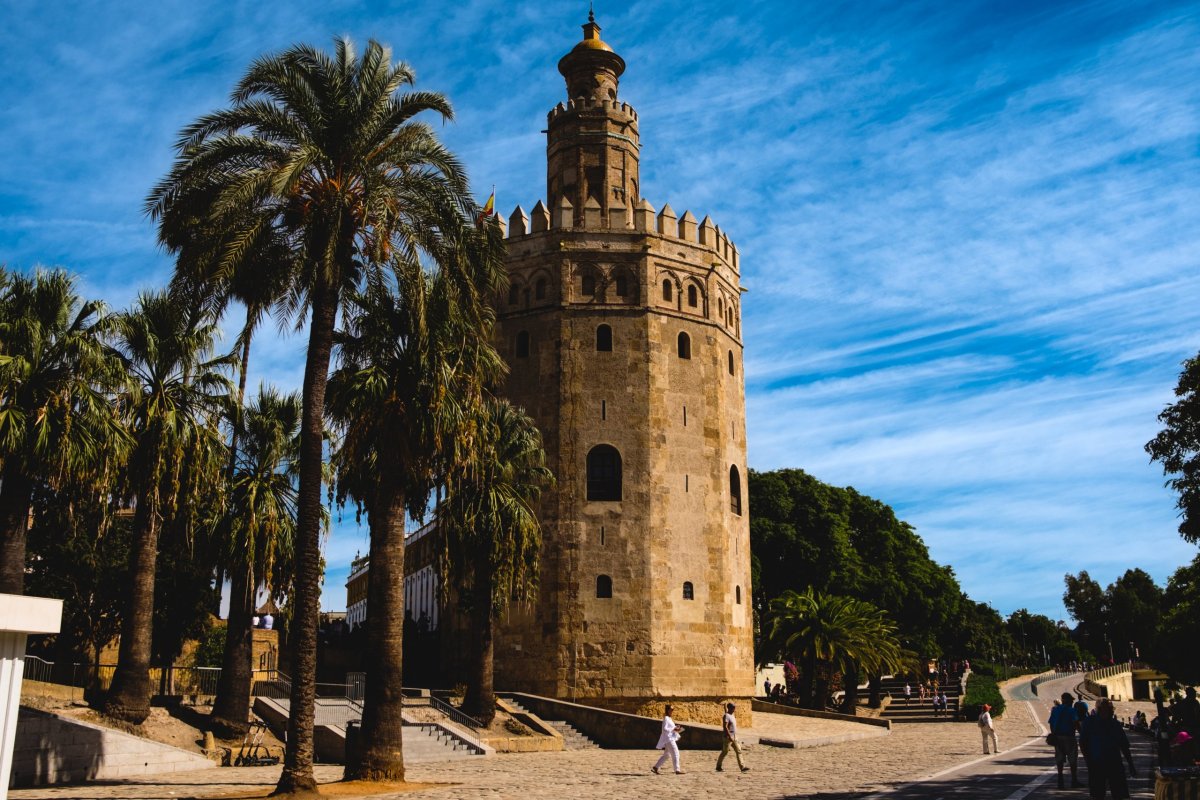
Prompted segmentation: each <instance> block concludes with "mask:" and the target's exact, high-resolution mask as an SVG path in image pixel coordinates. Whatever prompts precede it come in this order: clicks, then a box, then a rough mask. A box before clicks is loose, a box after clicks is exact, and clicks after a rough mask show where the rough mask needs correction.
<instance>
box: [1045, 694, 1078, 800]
mask: <svg viewBox="0 0 1200 800" xmlns="http://www.w3.org/2000/svg"><path fill="white" fill-rule="evenodd" d="M1074 700H1075V698H1074V697H1072V696H1071V693H1070V692H1063V695H1062V702H1061V703H1060V704H1059V705H1056V706H1055V707H1054V708H1053V709H1052V710H1051V711H1050V719H1049V724H1050V733H1051V734H1053V736H1054V766H1056V767H1058V788H1060V789H1062V788H1063V764H1064V763H1065V764H1067V765H1068V766H1070V767H1071V788H1072V789H1075V788H1078V787H1080V786H1083V784H1082V783H1080V782H1079V748H1078V746H1077V745H1076V743H1075V731H1077V730H1079V717H1078V715H1076V713H1075V708H1074V706H1073V702H1074Z"/></svg>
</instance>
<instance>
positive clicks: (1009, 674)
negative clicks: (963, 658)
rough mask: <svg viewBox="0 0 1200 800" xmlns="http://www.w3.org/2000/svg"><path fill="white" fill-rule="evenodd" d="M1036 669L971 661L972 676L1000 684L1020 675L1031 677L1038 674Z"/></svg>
mask: <svg viewBox="0 0 1200 800" xmlns="http://www.w3.org/2000/svg"><path fill="white" fill-rule="evenodd" d="M1040 671H1041V670H1040V669H1038V668H1037V667H1016V666H1006V665H1004V664H993V663H992V662H990V661H972V662H971V672H972V674H978V675H983V676H984V677H988V678H991V679H993V680H994V681H996V682H997V683H1000V682H1002V681H1006V680H1008V679H1009V678H1016V677H1018V676H1020V675H1032V674H1036V673H1038V672H1040Z"/></svg>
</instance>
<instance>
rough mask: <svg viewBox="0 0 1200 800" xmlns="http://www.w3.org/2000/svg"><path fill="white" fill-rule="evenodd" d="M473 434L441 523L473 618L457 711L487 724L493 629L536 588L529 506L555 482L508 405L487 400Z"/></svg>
mask: <svg viewBox="0 0 1200 800" xmlns="http://www.w3.org/2000/svg"><path fill="white" fill-rule="evenodd" d="M474 427H475V428H476V431H477V433H476V436H475V437H474V448H473V456H472V458H471V459H470V460H469V461H467V462H466V463H464V464H463V465H462V466H461V467H460V468H459V469H456V470H452V471H451V473H450V478H449V479H448V480H447V485H446V489H447V497H446V502H445V504H444V505H443V506H442V508H441V516H440V520H439V521H440V524H441V526H442V528H443V530H444V532H445V535H444V537H443V541H444V542H445V543H446V552H445V558H444V560H445V561H446V562H447V565H446V566H447V567H448V568H444V569H443V573H444V574H449V575H453V576H454V585H455V586H458V587H460V589H459V591H460V597H461V598H462V599H465V600H466V602H467V605H468V607H469V609H470V611H471V616H472V631H473V634H474V635H473V637H472V643H473V645H474V648H475V652H474V653H473V654H472V665H473V668H474V669H473V679H472V680H471V682H470V683H469V684H468V689H467V696H466V698H465V700H464V702H463V708H464V710H465V711H466V713H468V714H471V715H473V716H475V717H476V718H477V719H479V721H480V722H483V723H484V724H491V721H492V719H494V718H495V716H496V695H495V690H494V686H493V679H492V676H493V664H494V661H493V655H494V627H495V622H496V620H497V619H499V616H500V614H501V612H502V611H503V610H504V608H505V607H507V605H508V603H509V602H510V601H512V600H524V599H528V598H529V597H530V596H531V594H532V591H533V589H534V587H535V586H536V583H537V575H538V569H537V568H538V553H539V551H540V549H541V544H542V535H541V526H540V525H539V523H538V518H537V513H536V512H535V510H534V504H535V503H536V502H537V498H538V497H539V495H540V494H541V491H542V489H543V488H544V487H546V486H548V485H550V484H551V483H552V482H553V475H552V474H551V472H550V470H549V469H548V468H547V467H546V453H545V451H544V450H543V449H542V435H541V433H540V432H539V431H538V429H537V426H536V425H535V424H534V422H533V420H532V419H530V418H529V417H528V416H527V415H526V414H525V413H524V412H523V411H522V410H520V409H518V408H516V407H514V406H513V405H511V404H510V403H509V402H508V401H506V400H498V399H495V398H487V399H486V400H485V401H484V403H483V405H482V407H481V408H480V409H479V413H478V420H477V423H476V424H475V426H474Z"/></svg>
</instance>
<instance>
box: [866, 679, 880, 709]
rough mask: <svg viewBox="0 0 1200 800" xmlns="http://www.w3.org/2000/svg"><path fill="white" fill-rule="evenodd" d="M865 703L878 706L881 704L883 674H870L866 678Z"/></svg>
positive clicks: (873, 706) (871, 706) (872, 706)
mask: <svg viewBox="0 0 1200 800" xmlns="http://www.w3.org/2000/svg"><path fill="white" fill-rule="evenodd" d="M867 692H868V694H867V705H868V706H869V707H870V708H879V707H880V706H881V705H883V676H881V675H872V676H871V677H869V678H867Z"/></svg>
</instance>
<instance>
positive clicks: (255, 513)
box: [209, 386, 300, 738]
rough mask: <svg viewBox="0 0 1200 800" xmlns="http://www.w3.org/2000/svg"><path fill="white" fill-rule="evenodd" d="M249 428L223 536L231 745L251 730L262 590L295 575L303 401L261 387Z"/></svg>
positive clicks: (217, 709)
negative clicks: (255, 620) (254, 623)
mask: <svg viewBox="0 0 1200 800" xmlns="http://www.w3.org/2000/svg"><path fill="white" fill-rule="evenodd" d="M237 424H238V425H239V427H241V428H242V432H241V434H240V435H239V436H237V437H235V439H234V440H235V441H240V442H241V449H240V450H239V451H238V454H237V466H236V467H235V470H234V473H233V480H232V483H231V485H230V486H229V513H228V515H227V516H226V518H225V519H224V520H223V523H224V524H223V525H222V526H221V528H220V530H221V533H222V534H224V541H223V542H221V545H222V549H223V550H224V552H223V553H222V558H221V563H223V564H225V565H226V566H227V569H228V572H229V576H230V591H229V618H228V621H227V624H226V626H225V632H224V633H225V651H224V654H223V656H222V659H221V666H222V670H221V678H220V680H219V682H218V684H217V695H216V698H215V699H214V701H213V710H212V713H211V714H210V715H209V724H210V726H211V727H212V728H213V730H215V731H217V732H218V733H220V734H221V735H222V736H224V737H226V738H237V737H239V736H244V735H245V733H246V730H247V729H248V728H249V715H250V683H251V676H252V664H251V661H252V654H253V644H254V642H253V633H252V631H251V625H250V623H251V617H253V615H254V600H255V596H256V594H257V590H258V587H259V586H262V585H268V586H275V587H279V586H280V581H281V573H282V574H284V575H286V574H289V573H290V572H291V567H292V550H293V546H294V539H295V533H296V486H295V469H294V467H295V462H296V452H297V450H298V448H299V444H300V442H299V431H300V396H299V395H298V394H286V395H285V394H281V393H280V392H278V391H277V390H275V389H274V388H272V387H269V386H260V387H259V390H258V397H257V399H256V400H255V401H254V403H252V404H251V405H250V407H248V408H247V409H245V411H244V412H242V413H241V414H240V415H238V420H237Z"/></svg>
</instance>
